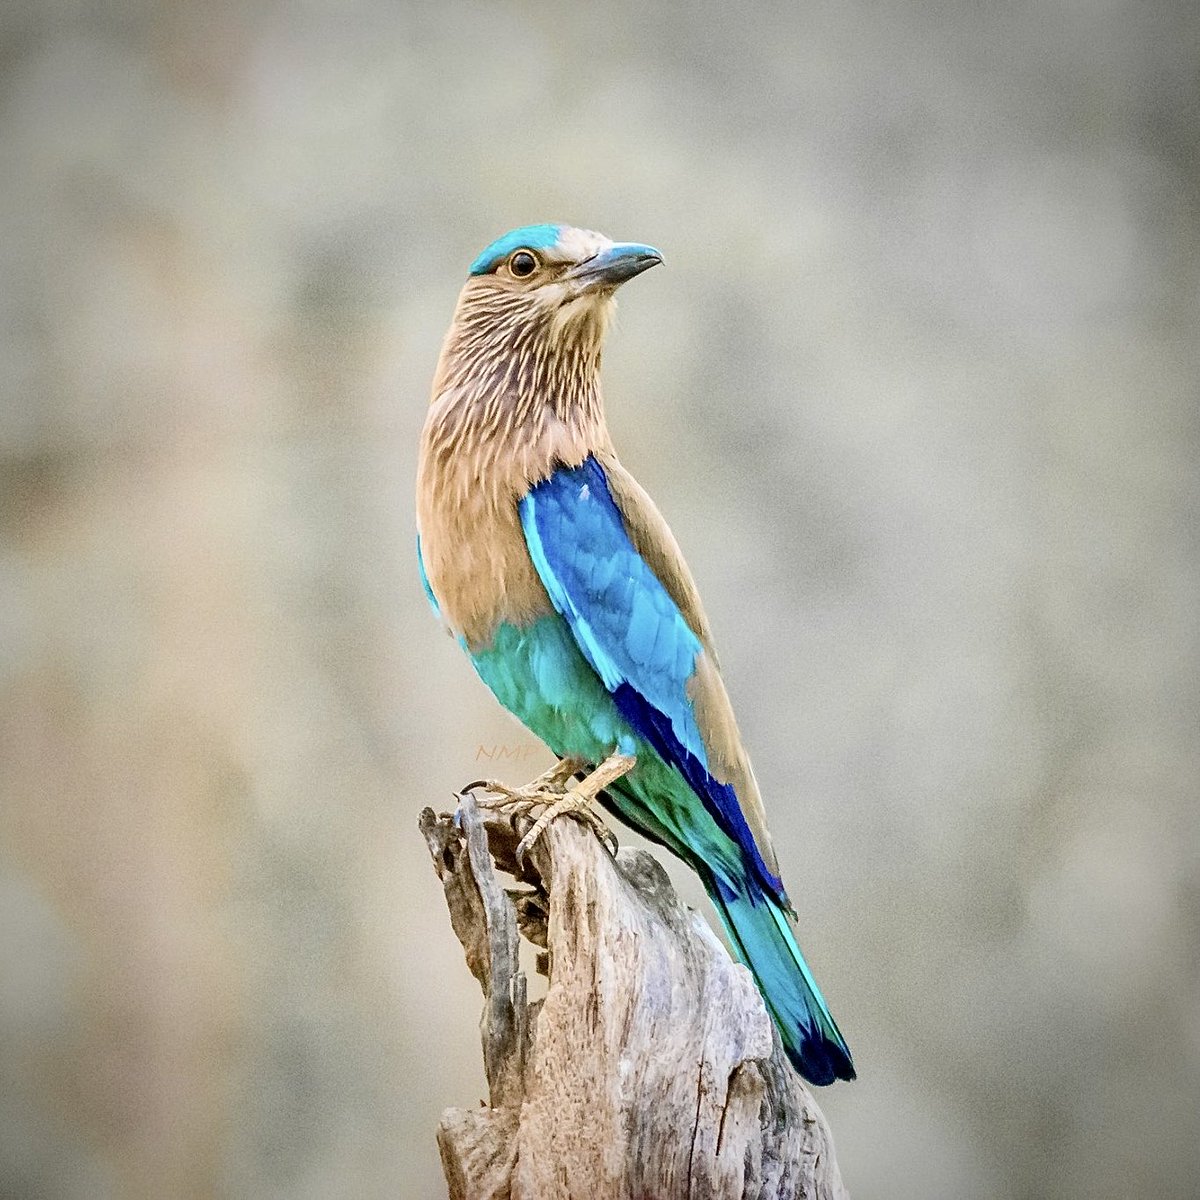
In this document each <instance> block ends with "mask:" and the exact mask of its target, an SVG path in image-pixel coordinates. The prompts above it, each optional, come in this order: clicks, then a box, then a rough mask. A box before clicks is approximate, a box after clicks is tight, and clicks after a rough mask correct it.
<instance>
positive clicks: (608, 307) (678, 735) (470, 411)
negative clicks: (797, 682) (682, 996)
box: [417, 224, 854, 1084]
mask: <svg viewBox="0 0 1200 1200" xmlns="http://www.w3.org/2000/svg"><path fill="white" fill-rule="evenodd" d="M661 261H662V256H661V255H660V254H659V252H658V251H657V250H655V249H654V248H653V247H651V246H645V245H640V244H635V243H628V242H613V241H611V240H610V239H609V238H607V237H604V236H602V235H601V234H598V233H592V232H589V231H586V230H582V229H575V228H572V227H570V226H566V225H555V224H548V225H530V226H525V227H522V228H520V229H514V230H512V231H511V232H510V233H507V234H505V235H504V236H503V237H501V238H499V239H498V240H497V241H495V242H493V243H492V244H491V245H490V246H488V247H487V249H485V250H484V251H483V252H482V253H481V254H480V255H479V257H478V258H476V259H475V261H474V262H473V263H472V264H471V266H470V270H469V274H468V277H467V282H466V284H465V286H464V287H463V289H462V293H461V294H460V296H459V299H458V305H457V307H456V309H455V312H454V319H453V321H452V323H451V325H450V329H449V332H448V333H447V335H446V339H445V342H444V344H443V347H442V352H441V357H440V360H439V362H438V366H437V372H436V375H435V377H434V381H433V389H432V400H431V403H430V407H429V412H428V415H427V418H426V421H425V426H424V430H423V432H422V435H421V452H420V465H419V468H418V477H417V524H418V536H417V553H418V559H419V562H420V569H421V576H422V581H423V583H424V586H425V591H426V594H427V597H428V599H429V601H430V603H431V605H432V606H433V608H434V611H435V613H436V614H437V615H438V616H439V617H440V618H441V620H442V621H443V623H444V624H445V625H446V626H447V627H448V628H449V629H450V631H451V632H452V633H453V634H454V635H456V637H457V638H458V641H459V642H460V644H461V645H462V647H463V648H464V649H465V651H466V653H467V655H468V657H469V658H470V660H471V663H472V664H473V666H474V668H475V670H476V672H477V673H478V674H479V676H480V678H481V679H482V680H483V682H484V683H485V684H487V686H488V687H489V688H490V689H491V690H492V692H493V693H494V694H495V696H496V698H497V699H498V700H499V701H500V703H501V704H502V705H504V707H505V708H507V709H508V710H509V711H510V712H512V713H513V714H515V715H516V716H517V717H518V718H519V719H520V720H521V721H522V722H523V723H524V724H525V725H526V726H527V727H528V728H529V730H530V731H531V732H532V733H533V734H535V735H536V736H537V737H538V738H540V739H541V740H542V741H544V742H545V743H546V744H547V746H549V748H550V749H551V750H552V751H553V752H554V753H555V754H556V755H557V756H558V757H559V759H560V763H559V765H558V766H557V767H556V768H554V769H553V770H552V771H550V772H547V774H546V775H545V776H543V777H542V778H541V779H539V780H537V781H535V783H534V784H532V785H530V786H529V787H528V788H525V789H499V790H500V791H503V792H505V793H506V794H507V799H508V800H510V801H521V800H524V801H525V802H526V803H527V807H526V809H525V810H524V811H527V812H531V811H534V810H540V811H541V813H542V816H541V817H540V818H539V821H538V822H537V824H535V826H534V828H533V830H532V831H531V833H530V834H527V835H526V837H525V839H524V840H523V843H522V847H523V848H524V847H527V846H528V845H529V844H530V840H531V836H532V837H536V836H537V834H538V833H539V832H540V830H541V829H542V828H543V827H544V824H545V821H546V820H548V819H550V818H551V817H553V816H556V815H558V814H559V813H561V812H563V811H567V810H571V809H575V810H577V811H579V813H580V815H582V816H585V817H586V816H588V815H589V814H591V810H590V808H588V807H587V803H588V801H589V800H591V799H592V798H599V800H600V801H601V802H602V803H603V804H604V805H605V806H606V807H607V808H608V809H610V810H611V811H612V812H614V813H615V814H616V815H617V816H618V817H619V818H620V819H621V820H623V821H625V822H626V823H627V824H629V825H631V826H632V827H633V828H634V829H636V830H638V831H639V832H641V833H642V834H644V835H645V836H646V837H648V838H650V839H651V840H652V841H654V842H657V843H659V844H661V845H662V846H665V847H666V848H667V849H668V850H670V851H672V852H673V853H674V854H676V855H678V856H679V857H680V858H681V859H682V860H683V861H684V862H685V863H687V864H688V865H689V866H690V867H692V869H693V870H695V871H696V873H697V874H698V875H699V876H700V878H701V879H702V880H703V882H704V886H705V889H706V891H707V892H708V895H709V896H710V898H711V899H712V902H713V904H714V906H715V907H716V910H717V912H718V913H719V914H720V916H721V919H722V922H723V924H724V926H725V929H726V931H727V932H728V935H729V938H730V942H731V944H732V946H733V948H734V950H735V952H736V954H737V955H738V956H739V957H740V958H741V959H742V961H743V962H744V963H745V964H746V966H748V967H749V968H750V971H751V972H752V973H753V975H754V978H755V980H756V981H757V983H758V986H759V989H760V990H761V992H762V995H763V998H764V1000H765V1002H766V1005H767V1008H768V1010H769V1011H770V1013H771V1015H772V1017H773V1018H774V1020H775V1022H776V1024H777V1026H778V1028H779V1032H780V1036H781V1038H782V1041H783V1045H784V1048H785V1049H786V1051H787V1054H788V1057H789V1058H790V1060H791V1061H792V1063H793V1064H794V1065H795V1066H796V1068H797V1069H798V1070H799V1072H800V1074H801V1075H803V1076H804V1078H806V1079H807V1080H809V1081H810V1082H812V1083H814V1084H828V1083H832V1082H833V1081H834V1080H835V1079H853V1078H854V1064H853V1062H852V1061H851V1058H850V1050H849V1047H848V1046H847V1045H846V1041H845V1039H844V1038H843V1037H842V1035H841V1033H840V1032H839V1030H838V1027H837V1024H836V1023H835V1022H834V1019H833V1016H832V1015H831V1013H830V1011H829V1007H828V1005H827V1004H826V1002H825V999H824V997H823V996H822V995H821V992H820V989H819V988H818V987H817V984H816V980H815V979H814V978H813V975H812V972H811V971H810V970H809V967H808V964H807V963H806V962H805V960H804V956H803V954H801V952H800V946H799V944H798V943H797V940H796V934H795V931H794V924H793V922H794V919H795V914H794V912H793V909H792V906H791V903H790V902H789V900H788V897H787V894H786V893H785V891H784V888H783V883H782V881H781V879H780V873H779V864H778V862H777V860H776V857H775V852H774V850H773V849H772V846H771V838H770V834H769V833H768V832H767V825H766V818H765V813H764V811H763V804H762V799H761V797H760V796H759V790H758V785H757V784H756V783H755V779H754V772H753V771H752V769H751V767H750V760H749V758H748V756H747V754H746V750H745V748H744V747H743V745H742V741H741V737H740V735H739V733H738V727H737V723H736V721H735V719H734V715H733V710H732V707H731V705H730V702H729V697H728V695H727V694H726V691H725V686H724V684H723V682H722V679H721V674H720V671H719V670H718V667H717V658H716V654H715V652H714V650H713V643H712V635H711V632H710V630H709V624H708V620H707V618H706V617H705V614H704V609H703V608H702V607H701V604H700V597H699V595H698V593H697V590H696V585H695V583H694V582H693V579H692V575H691V572H690V571H689V570H688V567H687V564H686V563H685V562H684V559H683V555H682V553H681V552H680V549H679V546H678V545H677V544H676V541H675V538H674V537H673V535H672V534H671V531H670V529H669V528H668V527H667V523H666V521H665V520H664V519H663V517H662V516H661V514H660V513H659V511H658V509H657V508H656V507H655V506H654V503H653V501H652V500H651V499H650V497H649V496H648V495H647V494H646V492H645V491H643V489H642V488H641V487H640V486H639V484H638V483H637V482H636V480H634V478H633V476H632V475H630V474H629V472H628V471H627V470H625V468H624V467H623V466H622V465H621V463H620V461H619V460H618V458H617V455H616V451H615V450H614V449H613V443H612V440H611V438H610V436H609V432H608V429H607V426H606V424H605V417H604V405H603V401H602V398H601V390H600V356H601V350H602V348H603V344H604V340H605V335H606V333H607V331H608V327H609V324H610V322H611V320H612V316H613V311H614V307H615V302H614V294H615V292H616V290H617V288H619V287H620V286H621V285H622V284H623V283H625V282H626V281H627V280H630V279H632V278H633V277H634V276H636V275H639V274H641V273H642V272H643V271H645V270H647V269H648V268H650V267H653V266H655V265H656V264H657V263H660V262H661ZM579 774H582V775H584V776H585V777H584V778H583V779H582V780H581V781H580V782H578V783H576V784H575V785H574V786H573V787H570V788H568V783H569V782H570V780H571V779H572V777H574V776H576V775H579ZM488 786H489V788H492V786H493V785H488ZM555 797H557V799H555ZM591 819H592V820H593V823H596V824H599V823H600V822H599V818H596V817H595V816H594V814H591Z"/></svg>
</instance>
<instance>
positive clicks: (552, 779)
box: [463, 754, 637, 864]
mask: <svg viewBox="0 0 1200 1200" xmlns="http://www.w3.org/2000/svg"><path fill="white" fill-rule="evenodd" d="M636 762H637V760H636V759H635V758H633V757H632V756H629V755H620V754H613V755H610V756H609V757H608V758H607V759H605V760H604V762H602V763H601V764H600V766H599V767H597V768H596V769H595V770H594V771H592V772H591V773H590V774H589V775H588V776H587V777H586V778H584V779H583V780H581V781H580V782H579V783H577V784H576V785H575V786H574V787H571V788H568V787H567V784H568V783H569V782H570V780H571V778H572V777H573V776H575V775H577V774H579V773H580V772H581V771H582V770H583V769H584V766H585V764H583V763H581V762H579V761H578V760H576V759H570V758H564V759H563V760H562V761H560V762H558V763H556V764H555V765H554V766H553V767H551V768H550V770H549V771H547V772H545V774H543V775H539V776H538V778H537V779H535V780H533V782H532V783H528V784H526V785H525V786H524V787H517V788H514V787H509V786H508V784H504V783H499V782H498V781H496V780H493V779H477V780H476V781H475V782H474V783H469V784H468V785H467V786H466V787H465V788H463V791H464V792H474V791H476V790H480V791H483V792H485V793H487V794H486V795H484V796H480V797H476V800H475V802H476V804H478V805H479V807H480V808H484V809H490V810H491V811H492V812H499V813H503V814H505V815H508V816H512V817H529V818H531V819H533V825H532V827H531V828H530V829H529V830H528V831H527V832H526V834H525V836H524V837H522V838H521V840H520V841H519V842H518V843H517V850H516V858H517V862H518V863H522V864H523V863H525V862H526V861H527V860H528V857H529V852H530V850H532V849H533V847H534V845H535V844H536V843H537V840H538V838H540V837H541V836H542V834H543V833H544V832H545V831H546V828H547V826H549V824H550V823H551V821H554V820H556V819H557V818H558V817H561V816H566V815H570V816H573V817H576V818H578V819H579V820H581V821H582V822H583V823H584V824H585V825H587V826H588V827H589V828H590V829H591V830H592V831H593V833H595V834H596V836H597V837H598V838H599V839H600V841H601V843H602V844H603V845H604V848H605V849H606V850H607V851H608V852H609V854H611V855H613V856H614V857H615V856H616V853H617V839H616V836H615V835H614V834H613V831H612V830H611V829H609V827H608V826H607V825H606V824H605V823H604V821H603V820H602V819H601V817H600V816H599V815H598V814H597V813H596V811H595V810H594V809H593V808H592V806H591V802H592V800H593V799H594V798H595V796H596V795H597V793H599V792H601V791H603V789H604V788H606V787H607V786H608V785H609V784H610V783H612V782H613V781H614V780H616V779H619V778H620V777H621V776H622V775H624V774H626V772H628V771H630V770H632V768H633V766H634V764H635V763H636ZM535 813H536V817H535V815H534V814H535Z"/></svg>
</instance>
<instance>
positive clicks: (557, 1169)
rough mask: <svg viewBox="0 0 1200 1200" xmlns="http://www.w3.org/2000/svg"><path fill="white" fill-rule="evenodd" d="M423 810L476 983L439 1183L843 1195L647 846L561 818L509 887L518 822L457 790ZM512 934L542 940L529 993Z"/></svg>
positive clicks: (783, 1065) (824, 1134) (814, 1111)
mask: <svg viewBox="0 0 1200 1200" xmlns="http://www.w3.org/2000/svg"><path fill="white" fill-rule="evenodd" d="M420 824H421V831H422V833H423V834H424V836H425V839H426V843H427V844H428V846H429V850H430V853H431V855H432V857H433V862H434V866H435V868H436V869H437V872H438V875H439V877H440V878H441V881H442V885H443V888H444V890H445V895H446V902H447V906H448V908H449V910H450V918H451V924H452V925H453V928H454V931H455V934H456V935H457V936H458V939H459V941H460V942H461V943H462V945H463V949H464V951H465V952H466V957H467V963H468V966H469V967H470V969H471V971H472V973H473V974H474V975H475V977H476V979H478V980H479V982H480V985H481V987H482V988H483V991H484V996H485V1005H484V1014H483V1021H482V1037H483V1057H484V1065H485V1068H486V1072H487V1080H488V1090H489V1096H488V1103H487V1104H486V1105H484V1106H482V1107H478V1108H468V1109H449V1110H448V1111H447V1112H446V1113H444V1114H443V1116H442V1120H441V1124H440V1126H439V1128H438V1146H439V1149H440V1151H441V1156H442V1163H443V1167H444V1169H445V1173H446V1179H447V1182H448V1184H449V1188H450V1196H451V1198H452V1200H508V1198H511V1200H567V1198H572V1200H573V1198H575V1197H579V1198H583V1197H587V1198H589V1200H610V1198H611V1200H643V1198H645V1197H654V1198H655V1200H675V1198H679V1200H685V1198H686V1200H718V1198H719V1200H783V1198H784V1197H787V1198H792V1197H797V1198H798V1197H804V1198H805V1200H847V1192H846V1190H845V1187H844V1185H843V1184H842V1180H841V1175H840V1172H839V1171H838V1166H837V1162H836V1159H835V1158H834V1153H833V1141H832V1137H831V1135H830V1132H829V1128H828V1126H827V1125H826V1123H825V1119H824V1117H823V1116H822V1115H821V1112H820V1110H819V1109H818V1108H817V1106H816V1103H815V1102H814V1100H813V1098H812V1095H811V1094H810V1093H809V1091H808V1090H807V1088H806V1087H805V1086H804V1084H803V1083H802V1081H801V1080H800V1078H799V1077H798V1076H797V1075H796V1074H795V1072H794V1071H793V1070H792V1069H791V1067H790V1066H789V1064H788V1062H787V1060H786V1058H785V1057H784V1055H783V1051H782V1048H781V1046H780V1043H779V1037H778V1034H777V1033H776V1031H775V1028H774V1025H773V1024H772V1022H771V1020H770V1018H769V1017H768V1015H767V1012H766V1009H765V1008H764V1007H763V1004H762V1001H761V999H760V997H759V994H758V990H757V988H756V987H755V986H754V982H753V980H752V979H751V977H750V974H749V972H748V971H746V969H745V968H744V967H742V966H740V965H738V964H735V963H734V962H733V961H732V960H731V959H730V957H729V955H728V953H727V952H726V950H725V948H724V947H723V946H722V945H721V943H720V941H719V940H718V939H717V938H716V937H715V936H714V935H713V933H712V932H711V931H710V929H709V928H708V926H707V924H705V922H704V920H703V919H702V918H701V917H700V916H698V915H697V914H696V913H693V912H691V911H689V910H688V909H686V908H685V907H684V906H683V905H682V904H681V903H680V902H679V900H678V899H677V897H676V896H675V893H674V891H673V889H672V887H671V884H670V882H669V880H668V879H667V876H666V873H665V872H664V871H663V869H662V867H661V866H659V864H658V863H657V862H656V861H655V859H654V858H652V857H651V856H650V855H648V854H646V853H644V852H642V851H640V850H628V849H625V850H622V851H620V853H619V854H618V855H617V858H616V859H615V860H614V859H612V858H610V857H609V855H608V854H607V852H606V851H605V850H604V848H603V847H602V846H601V845H600V843H599V842H598V841H597V840H596V838H595V837H594V836H593V835H592V834H591V833H590V832H589V831H587V830H586V829H584V828H583V827H582V826H581V825H580V824H579V823H578V822H576V821H572V820H569V819H562V820H559V821H556V822H555V823H554V824H552V825H551V826H550V827H549V828H548V829H547V831H546V833H545V834H544V835H543V836H542V838H541V839H540V840H539V842H538V843H537V845H536V846H535V847H534V849H533V852H532V855H531V859H532V861H531V863H530V864H529V865H528V866H527V868H526V873H525V875H524V876H522V877H521V878H522V882H523V883H524V884H525V885H526V886H525V887H524V888H522V889H519V890H518V889H514V890H510V891H506V890H505V889H504V888H503V887H502V886H501V884H500V881H499V879H498V877H497V869H499V870H501V871H505V872H507V873H509V874H515V873H516V870H517V868H516V864H515V861H514V858H513V851H514V848H515V845H516V842H517V838H518V836H519V833H520V832H521V831H522V830H520V829H518V830H515V831H514V829H513V827H512V825H511V824H510V823H509V822H508V821H507V820H506V819H504V818H499V817H493V816H491V815H481V813H480V810H479V809H478V808H477V807H476V805H475V803H474V801H473V800H472V799H471V797H470V796H464V797H463V798H462V804H461V806H460V808H459V811H458V814H457V816H456V817H454V816H446V815H443V816H438V815H435V814H434V812H433V811H432V810H430V809H426V810H425V811H424V812H423V813H422V814H421V822H420ZM520 934H524V935H525V936H527V937H528V938H529V939H530V940H531V941H533V942H534V943H535V944H536V945H538V946H540V947H543V948H544V953H543V954H542V956H541V958H540V960H539V969H544V970H545V972H546V973H547V974H548V977H549V988H548V991H547V993H546V996H545V999H544V1000H542V1001H540V1002H532V1003H531V1002H529V1001H528V1000H527V998H526V986H525V976H524V974H523V973H522V971H521V969H520V967H519V963H518V942H519V935H520Z"/></svg>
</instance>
